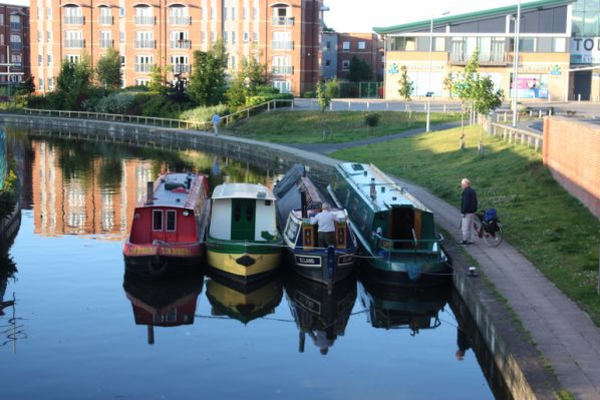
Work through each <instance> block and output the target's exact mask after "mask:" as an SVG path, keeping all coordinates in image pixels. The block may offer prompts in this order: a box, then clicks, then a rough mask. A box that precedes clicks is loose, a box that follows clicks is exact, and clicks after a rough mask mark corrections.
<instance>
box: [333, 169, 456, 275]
mask: <svg viewBox="0 0 600 400" xmlns="http://www.w3.org/2000/svg"><path fill="white" fill-rule="evenodd" d="M328 191H329V194H330V195H331V196H332V198H333V199H334V201H335V202H336V203H337V206H338V207H340V208H345V209H346V210H347V211H348V213H349V215H350V220H351V227H352V229H353V230H354V233H355V234H356V237H357V238H358V239H359V241H360V243H361V245H362V247H363V248H364V250H365V252H366V256H367V258H368V261H369V262H368V263H367V265H368V270H369V271H368V272H369V275H370V276H371V278H372V279H374V280H376V281H378V282H381V283H384V284H389V285H395V286H406V285H409V286H412V285H418V286H421V285H436V284H440V283H442V282H444V281H446V280H447V279H448V277H449V275H450V274H449V272H450V265H449V262H448V257H447V256H446V254H445V252H444V250H443V248H442V241H443V237H442V236H441V235H439V234H437V233H436V230H435V224H434V218H433V213H432V212H431V210H429V209H428V208H427V207H425V206H424V205H423V204H422V203H421V202H420V201H419V200H417V199H416V198H414V197H413V196H412V195H411V194H409V193H408V192H407V191H406V189H404V188H403V187H401V186H399V185H398V184H397V183H396V182H394V181H393V180H392V179H391V178H390V177H388V176H387V175H385V174H384V173H383V172H381V171H380V170H379V169H377V167H375V166H374V165H372V164H371V165H368V164H358V163H341V164H338V165H337V166H336V173H335V174H334V176H333V178H332V180H331V182H330V185H329V186H328Z"/></svg>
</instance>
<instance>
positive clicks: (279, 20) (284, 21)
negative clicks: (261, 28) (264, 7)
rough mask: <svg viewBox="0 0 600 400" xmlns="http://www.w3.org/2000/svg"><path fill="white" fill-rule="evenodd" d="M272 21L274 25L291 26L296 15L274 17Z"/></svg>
mask: <svg viewBox="0 0 600 400" xmlns="http://www.w3.org/2000/svg"><path fill="white" fill-rule="evenodd" d="M271 23H272V24H273V25H277V26H280V25H285V26H290V25H294V17H273V19H272V20H271Z"/></svg>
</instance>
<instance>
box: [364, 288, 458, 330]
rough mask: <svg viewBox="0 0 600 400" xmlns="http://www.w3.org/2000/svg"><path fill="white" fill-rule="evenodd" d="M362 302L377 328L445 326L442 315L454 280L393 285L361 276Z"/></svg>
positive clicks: (417, 328) (370, 319)
mask: <svg viewBox="0 0 600 400" xmlns="http://www.w3.org/2000/svg"><path fill="white" fill-rule="evenodd" d="M360 283H361V288H362V290H361V302H362V305H363V306H364V307H365V308H367V309H368V310H369V314H368V315H369V317H368V319H369V322H370V323H371V325H372V326H373V327H374V328H383V329H408V330H409V331H410V334H411V335H413V336H414V335H416V334H417V333H419V331H420V330H422V329H435V328H438V327H439V326H440V325H441V322H440V319H439V317H438V314H439V313H440V311H442V310H443V308H444V306H445V305H446V304H447V303H448V301H449V300H450V293H451V286H450V282H448V283H447V284H445V285H440V286H436V287H432V288H391V287H389V286H385V285H381V284H379V283H376V282H373V281H371V280H369V279H368V278H366V277H361V281H360Z"/></svg>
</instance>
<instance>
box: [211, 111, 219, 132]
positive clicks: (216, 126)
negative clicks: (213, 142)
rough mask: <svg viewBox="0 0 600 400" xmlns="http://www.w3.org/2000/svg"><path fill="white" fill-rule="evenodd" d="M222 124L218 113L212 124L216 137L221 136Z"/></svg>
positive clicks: (214, 116) (213, 117)
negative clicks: (220, 126) (220, 125)
mask: <svg viewBox="0 0 600 400" xmlns="http://www.w3.org/2000/svg"><path fill="white" fill-rule="evenodd" d="M220 122H221V117H220V116H219V114H218V113H215V115H213V116H212V124H213V130H214V132H215V136H219V123H220Z"/></svg>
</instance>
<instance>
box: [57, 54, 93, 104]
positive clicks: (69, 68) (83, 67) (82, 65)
mask: <svg viewBox="0 0 600 400" xmlns="http://www.w3.org/2000/svg"><path fill="white" fill-rule="evenodd" d="M92 75H93V74H92V68H91V67H90V64H89V59H88V57H82V59H81V61H79V62H72V61H68V60H65V61H64V62H63V63H62V66H61V69H60V73H59V75H58V79H57V82H56V88H57V92H58V95H59V96H58V98H60V99H61V100H60V102H61V103H62V104H61V106H62V108H64V109H66V110H79V109H80V108H81V102H82V101H83V100H85V98H86V96H87V94H88V92H89V90H90V86H91V79H92Z"/></svg>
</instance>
